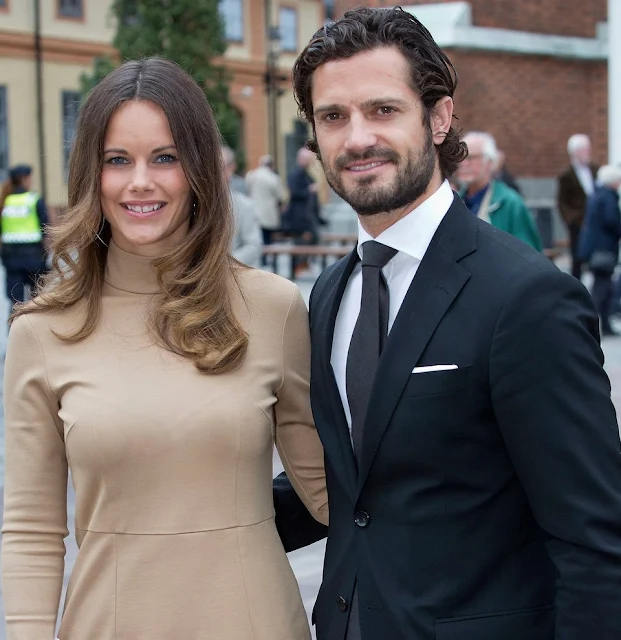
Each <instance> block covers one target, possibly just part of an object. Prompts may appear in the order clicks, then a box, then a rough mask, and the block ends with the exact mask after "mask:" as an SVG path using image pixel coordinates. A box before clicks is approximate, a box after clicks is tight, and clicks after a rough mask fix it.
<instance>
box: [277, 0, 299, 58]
mask: <svg viewBox="0 0 621 640" xmlns="http://www.w3.org/2000/svg"><path fill="white" fill-rule="evenodd" d="M278 22H279V26H280V48H281V50H282V51H293V52H295V51H297V50H298V12H297V11H296V10H295V9H293V8H292V7H281V8H280V12H279V16H278Z"/></svg>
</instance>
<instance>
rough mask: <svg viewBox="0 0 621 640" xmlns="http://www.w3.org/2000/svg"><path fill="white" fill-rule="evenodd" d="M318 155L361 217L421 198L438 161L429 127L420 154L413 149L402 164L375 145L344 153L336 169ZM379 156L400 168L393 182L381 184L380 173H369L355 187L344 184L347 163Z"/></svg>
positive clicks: (328, 175)
mask: <svg viewBox="0 0 621 640" xmlns="http://www.w3.org/2000/svg"><path fill="white" fill-rule="evenodd" d="M317 155H318V157H319V160H320V161H321V163H322V165H323V170H324V172H325V175H326V179H327V181H328V184H329V185H330V186H331V187H332V189H333V190H334V191H335V192H336V193H337V194H338V195H339V196H341V198H343V200H345V202H347V203H348V204H349V205H351V207H352V208H353V209H354V211H355V212H356V213H357V214H358V215H361V216H373V215H376V214H378V213H387V212H390V211H395V210H397V209H402V208H403V207H406V206H407V205H408V204H411V203H412V202H415V201H416V200H418V199H419V198H420V197H421V196H422V195H423V194H424V193H425V191H426V190H427V187H428V186H429V183H430V182H431V179H432V177H433V173H434V170H435V164H436V154H435V151H434V144H433V139H432V137H431V131H429V130H428V129H427V130H426V135H425V144H424V146H423V148H422V149H421V150H420V151H419V152H418V153H417V152H416V150H415V149H411V150H410V151H409V153H408V155H407V158H406V162H405V164H402V163H403V158H402V157H401V156H400V155H399V154H398V153H397V152H396V151H393V150H392V149H389V148H383V147H373V148H370V149H366V150H365V151H364V152H362V153H351V152H350V153H345V154H343V155H342V156H339V157H338V158H337V159H336V161H335V163H334V168H332V167H328V166H327V164H326V163H324V162H323V160H322V158H321V155H320V154H317ZM378 158H381V159H382V160H384V161H386V160H387V161H388V162H392V163H394V164H395V166H396V167H397V175H396V176H395V178H394V180H393V182H392V183H391V184H389V185H386V186H381V182H380V179H379V178H378V177H377V176H369V177H368V178H359V179H358V180H357V184H356V186H355V187H353V188H350V189H347V187H345V185H344V184H343V179H342V171H343V169H344V167H345V166H346V165H347V164H350V163H351V162H360V161H364V160H370V159H378ZM353 175H355V174H353Z"/></svg>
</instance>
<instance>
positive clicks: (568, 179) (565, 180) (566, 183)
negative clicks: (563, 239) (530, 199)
mask: <svg viewBox="0 0 621 640" xmlns="http://www.w3.org/2000/svg"><path fill="white" fill-rule="evenodd" d="M590 168H591V174H592V175H593V181H594V182H595V177H596V176H597V170H598V168H599V167H597V165H594V164H592V165H590ZM586 201H587V195H586V193H585V192H584V189H583V188H582V185H581V184H580V181H579V180H578V176H577V175H576V172H575V170H574V168H573V167H572V166H570V167H569V168H568V169H567V170H566V171H565V172H564V173H562V174H561V175H560V176H559V178H558V192H557V204H558V209H559V211H560V213H561V217H562V218H563V220H564V221H565V223H566V224H567V225H568V226H571V225H577V226H580V225H581V224H582V220H583V219H584V214H585V210H586Z"/></svg>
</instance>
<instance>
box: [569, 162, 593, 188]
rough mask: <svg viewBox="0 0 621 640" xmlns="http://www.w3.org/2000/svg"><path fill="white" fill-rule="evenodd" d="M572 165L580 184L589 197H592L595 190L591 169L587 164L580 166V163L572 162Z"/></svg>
mask: <svg viewBox="0 0 621 640" xmlns="http://www.w3.org/2000/svg"><path fill="white" fill-rule="evenodd" d="M571 164H572V167H573V168H574V171H575V172H576V177H577V178H578V182H579V183H580V186H581V187H582V190H583V191H584V193H586V195H587V196H590V195H591V194H592V193H593V190H594V189H595V186H594V184H593V174H592V173H591V167H589V165H586V164H579V163H578V162H572V163H571Z"/></svg>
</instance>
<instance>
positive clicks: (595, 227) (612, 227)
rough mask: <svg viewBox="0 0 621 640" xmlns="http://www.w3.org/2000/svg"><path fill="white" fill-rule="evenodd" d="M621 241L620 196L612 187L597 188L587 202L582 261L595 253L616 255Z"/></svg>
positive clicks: (581, 244) (580, 246) (580, 252)
mask: <svg viewBox="0 0 621 640" xmlns="http://www.w3.org/2000/svg"><path fill="white" fill-rule="evenodd" d="M620 239H621V211H619V194H618V193H617V191H616V190H615V189H613V188H611V187H597V188H596V189H595V192H594V193H593V195H592V196H591V197H590V198H589V199H588V200H587V213H586V217H585V219H584V224H583V225H582V231H581V232H580V244H579V256H580V259H581V260H586V261H588V260H590V258H591V256H592V255H593V252H594V251H607V252H609V253H614V254H615V255H616V254H618V253H619V240H620Z"/></svg>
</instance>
